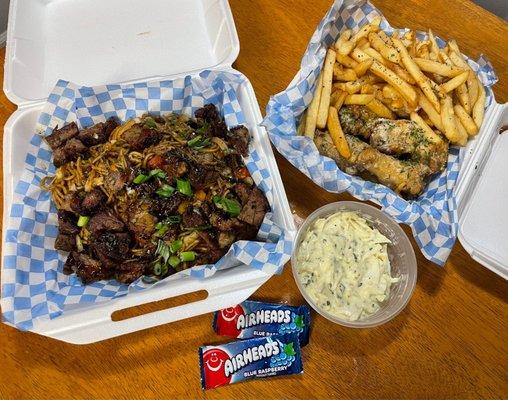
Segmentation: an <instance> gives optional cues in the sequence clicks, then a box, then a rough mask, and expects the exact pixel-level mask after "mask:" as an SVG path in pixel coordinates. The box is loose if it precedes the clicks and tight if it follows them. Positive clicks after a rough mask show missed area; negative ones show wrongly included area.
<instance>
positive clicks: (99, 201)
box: [69, 188, 107, 215]
mask: <svg viewBox="0 0 508 400" xmlns="http://www.w3.org/2000/svg"><path fill="white" fill-rule="evenodd" d="M106 200H107V199H106V195H105V194H104V193H103V192H102V190H100V189H99V188H94V189H92V190H91V191H90V192H85V191H80V192H75V193H73V195H72V196H71V197H70V199H69V206H70V208H71V210H72V211H74V212H75V213H76V214H79V215H91V214H93V213H94V212H95V211H96V210H97V209H99V208H100V207H101V206H102V205H104V203H106Z"/></svg>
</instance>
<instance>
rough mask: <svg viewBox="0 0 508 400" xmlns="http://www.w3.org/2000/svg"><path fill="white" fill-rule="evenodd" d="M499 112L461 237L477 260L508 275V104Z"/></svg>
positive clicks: (460, 233)
mask: <svg viewBox="0 0 508 400" xmlns="http://www.w3.org/2000/svg"><path fill="white" fill-rule="evenodd" d="M496 114H497V115H496V118H495V121H492V127H491V129H493V132H494V141H493V142H492V147H491V150H490V154H488V158H487V159H486V161H485V164H484V166H483V168H481V170H480V171H479V172H480V173H481V176H480V177H479V179H478V180H477V182H478V183H477V184H476V187H474V188H473V191H472V195H471V197H470V199H469V201H468V202H467V206H466V208H465V209H464V212H463V214H462V215H461V218H460V222H459V225H460V228H459V238H460V241H461V243H462V245H463V246H464V247H465V248H466V250H468V252H469V253H470V254H471V255H472V256H473V257H474V258H475V259H476V260H478V261H479V262H481V263H482V264H483V265H485V266H487V267H488V268H490V269H492V270H493V271H495V272H496V273H498V274H499V275H501V276H503V277H504V278H506V279H508V201H507V199H508V157H506V154H508V128H507V124H508V106H507V105H506V104H505V105H504V106H501V107H500V108H499V112H498V113H496ZM503 127H504V128H503ZM501 132H504V133H501Z"/></svg>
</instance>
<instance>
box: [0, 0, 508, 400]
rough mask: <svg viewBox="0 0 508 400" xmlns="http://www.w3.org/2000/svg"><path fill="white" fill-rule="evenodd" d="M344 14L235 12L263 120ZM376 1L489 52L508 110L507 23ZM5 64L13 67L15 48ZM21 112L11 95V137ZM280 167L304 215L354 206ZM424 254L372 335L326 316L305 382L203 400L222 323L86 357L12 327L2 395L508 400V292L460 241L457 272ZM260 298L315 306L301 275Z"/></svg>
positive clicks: (411, 1)
mask: <svg viewBox="0 0 508 400" xmlns="http://www.w3.org/2000/svg"><path fill="white" fill-rule="evenodd" d="M330 4H331V1H330V0H314V1H308V0H298V1H291V0H284V1H283V0H277V1H273V0H257V1H246V0H244V1H238V0H237V1H231V7H232V9H233V14H234V17H235V20H236V26H237V29H238V33H239V36H240V42H241V52H240V56H239V57H238V60H237V62H236V63H235V67H236V68H237V69H239V70H240V71H242V72H244V73H245V74H246V75H247V76H248V77H249V78H250V79H251V81H252V84H253V85H254V88H255V90H256V93H257V96H258V100H259V103H260V105H261V109H262V110H264V108H265V105H266V103H267V101H268V98H269V96H270V95H271V94H274V93H277V92H279V91H281V90H283V89H284V88H285V86H286V85H287V83H288V82H289V81H290V80H291V79H292V78H293V76H294V74H295V73H296V71H297V69H298V66H299V63H300V58H301V55H302V54H303V52H304V50H305V47H306V45H307V43H308V41H309V38H310V36H311V35H312V32H313V31H314V30H315V28H316V26H317V24H318V22H319V21H320V19H321V18H322V16H323V15H324V14H325V12H326V10H327V9H328V7H329V6H330ZM374 4H375V5H376V6H378V7H379V8H380V9H381V11H382V12H383V13H384V14H385V16H386V17H387V18H388V20H389V21H391V23H392V24H393V25H394V26H408V27H411V28H414V29H426V28H431V29H432V30H433V31H434V32H435V33H437V34H439V35H440V36H442V37H444V38H455V39H457V41H458V43H459V44H460V46H461V48H462V49H463V50H464V52H465V53H467V54H469V55H471V56H473V57H475V58H476V57H477V56H478V55H479V53H480V52H483V53H485V54H487V55H488V56H489V58H490V60H491V61H492V63H493V65H494V67H495V68H496V71H497V73H498V75H499V78H500V82H498V83H497V85H496V86H495V93H496V96H497V101H498V102H506V101H507V100H508V70H507V66H508V53H507V52H506V49H507V48H508V42H507V38H508V24H506V22H503V21H502V20H501V19H499V18H497V17H495V16H494V15H492V14H490V13H488V12H487V11H485V10H483V9H481V8H479V7H477V6H475V5H474V4H473V3H472V2H470V1H463V0H448V1H446V2H444V1H439V0H435V1H431V0H406V1H404V2H395V1H390V0H374ZM0 54H1V57H2V59H3V58H4V56H5V52H4V50H2V51H1V53H0ZM14 110H15V106H14V105H13V104H11V103H9V101H8V100H7V99H6V98H5V97H4V96H3V95H2V96H1V97H0V123H1V124H2V126H3V125H4V123H5V121H6V120H7V118H8V117H9V115H10V114H11V113H12V112H13V111H14ZM0 154H1V153H0ZM277 161H278V164H279V167H280V170H281V174H282V179H283V181H284V184H285V187H286V192H287V194H288V198H289V201H290V204H291V208H292V209H293V210H294V212H295V213H296V214H297V215H298V216H299V217H302V218H304V217H305V216H307V215H308V214H309V213H310V212H311V211H313V210H314V209H316V208H317V207H319V206H322V205H324V204H326V203H329V202H333V201H336V200H345V199H350V197H349V196H347V195H336V194H330V193H327V192H325V191H324V190H323V189H321V188H319V187H317V186H316V185H314V184H313V183H312V182H311V181H310V180H308V179H307V178H306V177H305V176H304V175H302V174H301V173H300V172H298V171H297V170H296V169H295V168H293V167H292V166H291V165H290V164H289V163H288V162H287V161H285V160H284V159H282V157H280V156H278V157H277ZM406 232H407V233H408V234H409V230H408V229H406ZM413 244H414V243H413ZM415 249H417V248H416V246H415ZM417 257H418V270H419V271H418V272H419V276H418V284H417V287H416V290H415V292H414V295H413V298H412V300H411V302H410V304H409V306H408V307H407V308H406V309H405V310H404V311H403V312H402V314H400V315H399V316H398V317H397V318H396V319H394V320H393V321H391V322H390V323H387V324H386V325H384V326H382V327H379V328H375V329H370V330H362V331H360V330H353V329H346V328H343V327H340V326H338V325H334V324H332V323H330V322H328V321H326V320H325V319H323V318H321V317H319V316H316V315H314V321H313V330H312V336H311V343H310V345H309V346H308V347H306V348H305V349H304V351H303V360H304V364H305V373H304V374H303V375H301V376H295V377H287V378H280V379H268V380H267V379H265V380H262V381H257V382H250V383H243V384H238V385H232V386H229V387H224V388H220V389H216V390H212V391H208V392H203V391H202V390H201V388H200V382H199V368H198V359H197V348H198V347H199V346H200V345H202V344H205V343H210V342H217V341H218V338H217V336H216V335H215V334H214V332H213V331H212V328H211V320H212V318H211V315H203V316H201V317H197V318H194V319H191V320H186V321H180V322H177V323H173V324H171V325H166V326H161V327H158V328H154V329H150V330H148V331H144V332H138V333H134V334H131V335H128V336H124V337H120V338H116V339H113V340H109V341H106V342H103V343H97V344H94V345H90V346H81V347H80V346H73V345H69V344H65V343H61V342H58V341H55V340H51V339H48V338H45V337H42V336H38V335H35V334H30V333H21V332H19V331H17V330H15V329H13V328H10V327H8V326H5V325H3V324H2V325H0V335H1V336H0V337H1V343H2V344H1V346H0V365H1V366H2V368H1V373H0V398H16V399H17V398H21V397H24V398H71V397H72V398H92V397H98V398H113V397H115V398H117V397H118V398H135V397H143V398H155V397H156V398H175V397H180V398H214V399H222V398H237V399H240V398H257V399H260V398H262V399H268V398H330V397H340V398H480V397H481V398H491V397H504V398H506V397H508V374H507V367H508V358H507V354H508V345H507V343H508V335H507V322H508V307H507V299H508V296H507V294H508V284H507V282H506V281H504V280H503V279H502V278H500V277H498V276H497V275H495V274H494V273H492V272H490V271H489V270H487V269H486V268H484V267H482V266H481V265H479V264H477V263H476V262H475V261H473V260H472V259H471V258H470V257H469V255H468V254H467V253H466V252H465V251H464V249H463V248H462V246H461V245H460V243H457V244H456V246H455V248H454V250H453V252H452V255H451V256H450V258H449V261H448V263H447V265H446V267H445V268H439V267H437V266H435V265H433V264H431V263H429V262H428V261H427V260H426V259H425V258H424V257H423V256H422V255H421V254H420V253H419V251H418V250H417ZM256 297H257V298H261V299H271V300H275V301H287V302H289V303H292V304H299V303H301V302H302V301H303V299H302V297H301V295H300V294H299V292H298V290H297V288H296V286H295V284H294V281H293V278H292V276H291V268H290V267H289V265H288V266H287V267H286V269H285V271H284V273H283V274H282V275H280V276H276V277H274V278H272V279H271V280H270V281H269V282H268V283H267V284H265V285H264V286H263V287H262V288H261V289H259V291H258V292H257V293H256ZM194 298H195V296H188V297H187V298H186V299H184V300H189V299H194ZM162 305H163V306H168V305H174V301H166V302H163V304H162ZM159 307H160V305H159ZM143 310H144V311H147V310H150V311H152V310H154V307H153V306H149V307H144V308H143Z"/></svg>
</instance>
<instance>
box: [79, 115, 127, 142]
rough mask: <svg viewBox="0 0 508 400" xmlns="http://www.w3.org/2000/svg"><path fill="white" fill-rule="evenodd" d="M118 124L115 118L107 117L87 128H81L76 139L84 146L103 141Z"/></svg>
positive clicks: (106, 139)
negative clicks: (105, 119)
mask: <svg viewBox="0 0 508 400" xmlns="http://www.w3.org/2000/svg"><path fill="white" fill-rule="evenodd" d="M117 126H118V121H117V120H116V119H115V118H109V119H108V120H107V121H106V122H99V123H98V124H95V125H93V126H91V127H89V128H86V129H83V130H81V132H79V135H78V139H79V140H81V141H82V142H83V143H84V144H85V145H86V146H88V147H91V146H95V145H98V144H100V143H105V142H107V141H108V139H109V135H111V132H113V129H115V128H116V127H117Z"/></svg>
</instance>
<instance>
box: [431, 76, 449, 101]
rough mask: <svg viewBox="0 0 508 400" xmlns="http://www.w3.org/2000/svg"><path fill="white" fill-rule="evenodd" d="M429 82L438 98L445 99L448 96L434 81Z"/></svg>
mask: <svg viewBox="0 0 508 400" xmlns="http://www.w3.org/2000/svg"><path fill="white" fill-rule="evenodd" d="M435 76H438V75H435ZM428 80H429V85H430V87H431V88H432V90H433V91H434V93H436V95H437V97H439V98H440V99H444V98H445V96H446V92H445V91H444V90H443V88H442V87H441V86H439V85H438V84H437V83H436V82H434V81H433V80H432V79H430V78H428Z"/></svg>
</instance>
